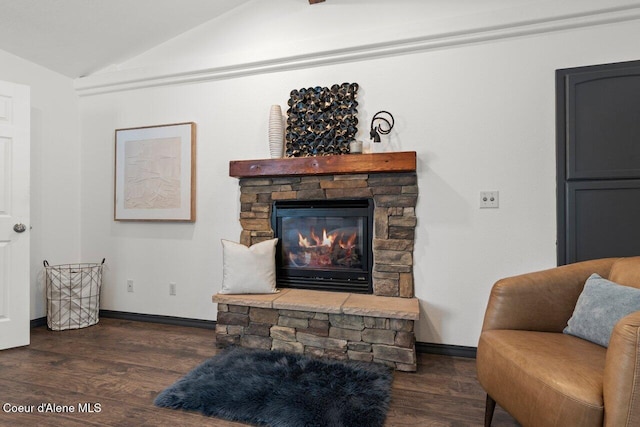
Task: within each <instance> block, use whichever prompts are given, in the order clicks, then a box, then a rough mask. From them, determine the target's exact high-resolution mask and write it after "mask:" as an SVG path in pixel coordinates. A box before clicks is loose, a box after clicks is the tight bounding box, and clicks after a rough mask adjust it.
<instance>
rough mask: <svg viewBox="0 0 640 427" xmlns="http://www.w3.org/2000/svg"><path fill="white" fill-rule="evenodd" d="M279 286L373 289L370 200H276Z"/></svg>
mask: <svg viewBox="0 0 640 427" xmlns="http://www.w3.org/2000/svg"><path fill="white" fill-rule="evenodd" d="M272 222H273V224H272V225H273V229H274V231H275V234H276V237H278V238H279V240H278V251H277V259H276V263H277V281H278V286H281V287H294V288H303V289H316V290H330V291H343V292H360V293H371V292H372V287H371V265H372V255H371V237H372V228H373V227H372V224H373V201H371V200H370V199H365V200H336V201H327V200H321V201H285V202H280V201H278V202H275V203H274V207H273V217H272Z"/></svg>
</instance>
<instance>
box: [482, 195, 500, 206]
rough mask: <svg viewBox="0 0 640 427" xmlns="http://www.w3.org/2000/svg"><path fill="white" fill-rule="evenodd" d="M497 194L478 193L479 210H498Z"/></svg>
mask: <svg viewBox="0 0 640 427" xmlns="http://www.w3.org/2000/svg"><path fill="white" fill-rule="evenodd" d="M498 207H499V204H498V192H497V191H481V192H480V208H498Z"/></svg>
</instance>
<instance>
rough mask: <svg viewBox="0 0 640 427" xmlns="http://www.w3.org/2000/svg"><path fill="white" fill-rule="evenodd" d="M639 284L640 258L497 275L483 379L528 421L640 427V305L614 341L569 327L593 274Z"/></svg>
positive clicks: (538, 426) (484, 338)
mask: <svg viewBox="0 0 640 427" xmlns="http://www.w3.org/2000/svg"><path fill="white" fill-rule="evenodd" d="M592 273H598V274H599V275H600V276H602V277H604V278H608V279H609V280H611V281H613V282H616V283H619V284H622V285H627V286H633V287H635V288H640V257H633V258H608V259H600V260H593V261H585V262H580V263H576V264H570V265H566V266H562V267H557V268H553V269H550V270H545V271H539V272H536V273H530V274H524V275H520V276H515V277H510V278H507V279H502V280H500V281H498V282H497V283H496V284H495V285H494V286H493V289H492V290H491V296H490V298H489V304H488V306H487V311H486V313H485V317H484V324H483V327H482V333H481V335H480V341H479V343H478V353H477V360H476V361H477V370H478V380H479V381H480V384H481V385H482V387H483V388H484V389H485V391H486V392H487V408H486V412H485V426H490V425H491V419H492V417H493V410H494V408H495V404H496V402H497V403H498V404H499V405H500V406H501V407H502V408H504V409H505V410H506V411H507V412H509V413H510V414H511V415H512V416H513V417H514V418H515V419H516V420H518V421H519V422H520V423H521V424H522V425H523V426H525V427H526V426H532V427H545V426H558V427H560V426H561V427H568V426H580V427H587V426H603V425H605V426H610V427H614V426H615V427H618V426H620V427H622V426H625V427H631V426H640V311H637V312H635V313H632V314H630V315H628V316H626V317H624V318H622V319H621V320H620V321H619V322H618V323H617V324H616V326H615V328H614V330H613V333H612V335H611V341H610V342H609V347H608V348H605V347H601V346H599V345H597V344H593V343H591V342H589V341H585V340H583V339H580V338H577V337H575V336H572V335H567V334H563V333H562V330H563V329H564V327H565V326H567V321H568V320H569V318H570V317H571V315H572V314H573V310H574V308H575V305H576V301H577V300H578V296H579V295H580V293H581V292H582V288H583V286H584V283H585V281H586V279H587V278H588V277H589V276H590V275H591V274H592Z"/></svg>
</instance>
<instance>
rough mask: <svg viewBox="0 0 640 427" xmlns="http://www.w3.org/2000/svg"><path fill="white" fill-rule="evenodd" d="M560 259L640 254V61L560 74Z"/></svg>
mask: <svg viewBox="0 0 640 427" xmlns="http://www.w3.org/2000/svg"><path fill="white" fill-rule="evenodd" d="M556 100H557V105H556V117H557V118H556V120H557V138H556V148H557V153H556V155H557V180H558V182H557V197H558V201H557V210H558V212H557V218H558V264H559V265H562V264H569V263H573V262H577V261H584V260H588V259H595V258H604V257H615V256H632V255H640V61H633V62H624V63H616V64H606V65H596V66H589V67H579V68H569V69H563V70H557V71H556Z"/></svg>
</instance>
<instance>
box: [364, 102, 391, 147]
mask: <svg viewBox="0 0 640 427" xmlns="http://www.w3.org/2000/svg"><path fill="white" fill-rule="evenodd" d="M384 115H387V116H389V119H390V120H389V119H387V118H386V117H384ZM376 121H377V125H376ZM385 124H386V126H384V125H385ZM394 124H395V120H394V119H393V115H392V114H391V113H390V112H388V111H384V110H383V111H378V112H377V113H375V114H374V115H373V119H371V131H370V132H369V136H370V138H371V139H372V140H373V142H380V135H387V134H389V132H391V129H393V125H394Z"/></svg>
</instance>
